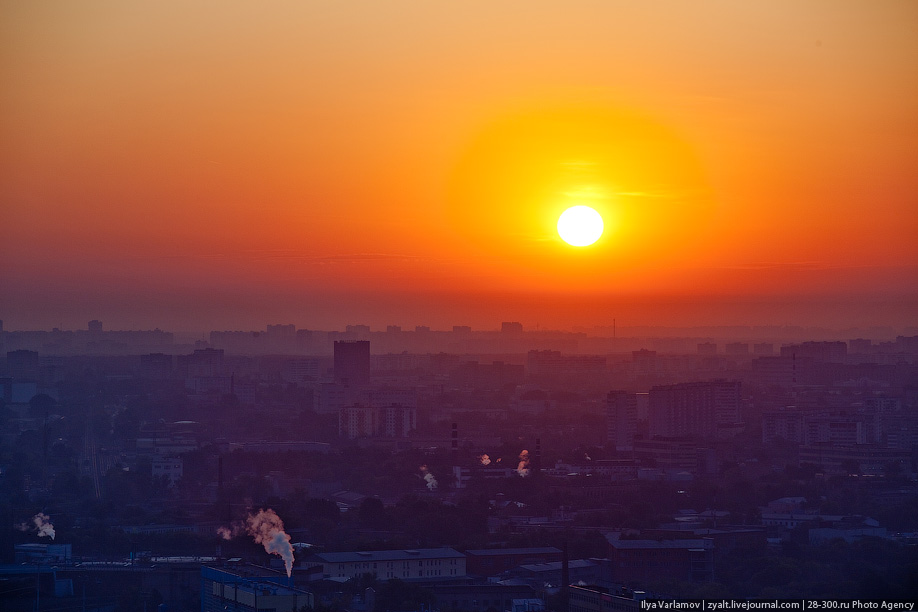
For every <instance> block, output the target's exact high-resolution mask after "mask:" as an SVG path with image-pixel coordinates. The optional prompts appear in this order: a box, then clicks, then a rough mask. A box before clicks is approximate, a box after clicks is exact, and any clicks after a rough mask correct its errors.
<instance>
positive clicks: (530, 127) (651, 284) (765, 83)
mask: <svg viewBox="0 0 918 612" xmlns="http://www.w3.org/2000/svg"><path fill="white" fill-rule="evenodd" d="M916 32H918V2H914V1H913V0H903V1H897V2H892V1H884V0H874V1H871V2H863V1H860V0H859V1H856V2H851V1H839V0H831V1H824V2H817V1H803V2H801V1H800V0H788V1H774V0H768V1H765V0H761V1H756V0H753V1H745V2H735V1H733V0H724V1H706V2H703V3H693V2H682V1H679V2H676V1H673V2H669V1H656V2H637V1H632V2H618V1H614V0H601V1H600V0H596V1H587V0H584V1H579V2H558V1H556V0H553V1H543V0H527V1H526V2H521V1H502V2H493V1H478V0H473V1H463V2H461V3H441V2H419V1H413V2H402V1H392V2H331V1H322V2H319V1H307V0H297V1H278V2H268V3H255V2H231V1H216V0H214V1H208V2H205V1H197V0H195V1H174V2H168V1H166V2H139V1H133V0H112V1H107V2H105V1H97V0H80V1H72V2H65V1H61V2H34V1H31V0H28V1H15V0H6V1H4V2H2V3H0V83H2V87H0V232H2V233H0V236H2V238H0V319H3V320H4V322H5V328H6V329H27V328H50V327H52V326H63V327H64V328H76V327H79V328H82V327H84V326H85V322H86V321H88V320H89V319H93V318H99V319H102V320H103V322H104V323H105V325H106V328H109V329H118V328H152V327H157V326H158V327H162V328H168V329H201V330H207V329H259V328H262V327H263V325H264V324H265V323H296V324H297V325H298V326H299V327H312V328H325V329H336V328H341V327H343V325H345V324H347V323H368V324H370V325H371V326H373V327H374V328H379V327H380V326H384V325H386V324H400V325H405V326H413V325H414V324H428V325H432V326H434V327H441V328H442V327H447V326H449V325H452V324H470V325H472V326H473V327H476V328H496V327H498V326H499V324H500V321H503V320H519V321H522V322H523V323H524V325H526V326H533V325H535V324H537V323H538V324H540V325H542V326H543V327H545V326H548V327H556V328H566V327H569V326H572V325H589V324H599V325H603V324H608V323H609V322H610V321H611V318H612V317H616V318H617V320H618V322H619V325H627V324H634V325H652V324H660V325H692V324H712V323H724V324H783V323H794V324H805V325H817V324H824V325H828V326H833V325H838V326H847V325H865V324H889V325H894V326H904V325H909V324H915V322H916V321H918V317H916V314H918V246H916V245H918V162H916V160H918V36H916V34H915V33H916ZM580 203H586V204H589V205H591V206H594V207H595V208H597V210H599V211H600V212H601V213H602V214H603V216H604V217H605V220H606V228H607V229H606V233H605V234H604V235H603V237H602V239H601V240H600V241H599V242H598V243H597V244H596V245H594V246H592V247H586V248H581V249H578V248H574V247H570V246H567V245H565V244H564V243H563V242H561V241H560V239H559V238H558V237H557V235H556V233H555V230H554V223H555V220H556V219H557V216H558V214H560V212H561V211H562V210H564V208H566V207H567V206H570V205H573V204H580Z"/></svg>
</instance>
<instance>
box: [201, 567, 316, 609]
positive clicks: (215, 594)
mask: <svg viewBox="0 0 918 612" xmlns="http://www.w3.org/2000/svg"><path fill="white" fill-rule="evenodd" d="M292 584H293V583H292V581H291V580H290V579H289V578H287V576H286V575H283V574H279V573H277V572H272V571H271V570H268V569H265V568H256V567H254V566H244V567H243V566H240V567H233V568H226V569H220V568H215V567H202V568H201V612H223V611H224V610H233V611H234V612H235V611H238V612H258V611H259V610H261V611H264V612H271V611H273V612H298V611H299V610H301V609H302V608H304V607H308V608H311V607H313V605H314V603H315V600H314V598H313V595H312V593H310V592H308V591H304V590H302V589H297V588H294V587H293V586H292Z"/></svg>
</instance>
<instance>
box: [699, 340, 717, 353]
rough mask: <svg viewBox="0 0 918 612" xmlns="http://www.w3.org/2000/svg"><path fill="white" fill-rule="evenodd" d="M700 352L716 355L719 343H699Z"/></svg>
mask: <svg viewBox="0 0 918 612" xmlns="http://www.w3.org/2000/svg"><path fill="white" fill-rule="evenodd" d="M698 354H699V355H716V354H717V344H715V343H713V342H702V343H700V344H699V345H698Z"/></svg>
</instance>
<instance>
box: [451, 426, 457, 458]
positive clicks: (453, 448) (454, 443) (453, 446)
mask: <svg viewBox="0 0 918 612" xmlns="http://www.w3.org/2000/svg"><path fill="white" fill-rule="evenodd" d="M450 449H451V450H450V453H451V455H450V456H451V457H452V459H453V465H459V425H458V423H453V433H452V440H451V442H450Z"/></svg>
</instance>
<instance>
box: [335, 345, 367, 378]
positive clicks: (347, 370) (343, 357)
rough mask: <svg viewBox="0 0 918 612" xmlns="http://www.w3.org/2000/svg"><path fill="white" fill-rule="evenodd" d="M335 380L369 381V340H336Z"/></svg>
mask: <svg viewBox="0 0 918 612" xmlns="http://www.w3.org/2000/svg"><path fill="white" fill-rule="evenodd" d="M334 347H335V348H334V351H335V382H337V383H344V384H349V385H365V384H367V383H369V382H370V342H369V340H357V341H354V342H347V341H344V340H336V341H335V345H334Z"/></svg>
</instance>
